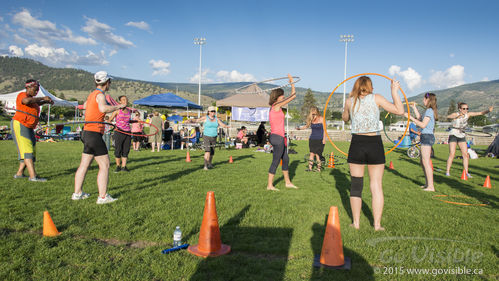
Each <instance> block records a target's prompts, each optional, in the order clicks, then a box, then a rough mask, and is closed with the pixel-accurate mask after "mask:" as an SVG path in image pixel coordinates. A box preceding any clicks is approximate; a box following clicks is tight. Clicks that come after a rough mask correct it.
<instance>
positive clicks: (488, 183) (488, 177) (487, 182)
mask: <svg viewBox="0 0 499 281" xmlns="http://www.w3.org/2000/svg"><path fill="white" fill-rule="evenodd" d="M483 187H486V188H492V184H491V183H490V176H487V177H486V178H485V182H484V183H483Z"/></svg>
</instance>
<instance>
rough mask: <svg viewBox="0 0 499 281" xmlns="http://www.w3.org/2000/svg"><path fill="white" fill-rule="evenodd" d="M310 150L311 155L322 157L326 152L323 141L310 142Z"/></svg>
mask: <svg viewBox="0 0 499 281" xmlns="http://www.w3.org/2000/svg"><path fill="white" fill-rule="evenodd" d="M308 149H309V150H310V153H314V154H317V155H321V156H322V152H324V144H323V143H322V139H320V140H310V139H309V140H308Z"/></svg>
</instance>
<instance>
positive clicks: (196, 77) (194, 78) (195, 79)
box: [189, 68, 213, 83]
mask: <svg viewBox="0 0 499 281" xmlns="http://www.w3.org/2000/svg"><path fill="white" fill-rule="evenodd" d="M208 73H211V70H210V69H208V68H206V69H204V70H203V71H201V83H211V82H213V79H210V78H208V77H207V76H208ZM189 81H190V82H191V83H198V82H199V72H197V73H196V74H194V76H192V77H191V78H189Z"/></svg>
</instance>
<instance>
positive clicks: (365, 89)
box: [350, 76, 373, 109]
mask: <svg viewBox="0 0 499 281" xmlns="http://www.w3.org/2000/svg"><path fill="white" fill-rule="evenodd" d="M372 93H373V82H372V81H371V78H369V77H367V76H360V77H359V78H358V79H357V80H356V81H355V84H353V89H352V91H351V92H350V97H353V99H354V100H353V108H354V109H355V104H356V103H357V101H358V100H359V97H360V96H361V95H369V94H372Z"/></svg>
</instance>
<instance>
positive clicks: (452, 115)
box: [447, 112, 461, 119]
mask: <svg viewBox="0 0 499 281" xmlns="http://www.w3.org/2000/svg"><path fill="white" fill-rule="evenodd" d="M459 116H461V114H459V113H457V112H454V113H452V114H449V115H447V118H448V119H456V118H457V117H459Z"/></svg>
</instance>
